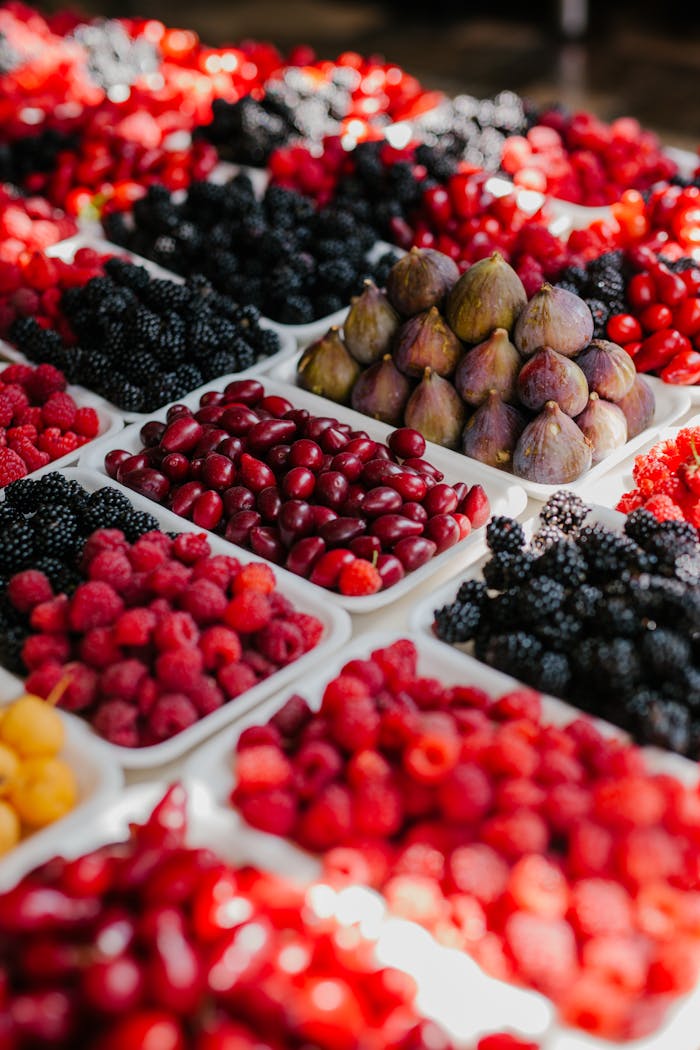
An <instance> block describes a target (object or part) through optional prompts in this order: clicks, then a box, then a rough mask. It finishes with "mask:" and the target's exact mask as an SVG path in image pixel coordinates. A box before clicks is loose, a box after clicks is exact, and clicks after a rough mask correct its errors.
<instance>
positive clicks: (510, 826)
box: [481, 809, 549, 860]
mask: <svg viewBox="0 0 700 1050" xmlns="http://www.w3.org/2000/svg"><path fill="white" fill-rule="evenodd" d="M481 837H482V839H483V841H484V842H486V843H487V844H488V845H489V846H492V847H493V848H494V849H496V850H498V852H499V853H501V854H502V855H503V856H504V857H508V858H510V859H511V860H516V859H517V858H518V857H522V855H523V854H524V853H544V852H545V851H546V849H547V845H548V843H549V832H548V830H547V825H546V824H545V822H544V821H543V820H542V817H540V816H539V815H538V814H537V813H533V812H531V811H530V810H527V809H521V810H517V811H516V812H515V813H503V814H499V815H498V816H495V817H491V818H490V819H489V820H487V821H485V822H484V824H483V825H482V827H481Z"/></svg>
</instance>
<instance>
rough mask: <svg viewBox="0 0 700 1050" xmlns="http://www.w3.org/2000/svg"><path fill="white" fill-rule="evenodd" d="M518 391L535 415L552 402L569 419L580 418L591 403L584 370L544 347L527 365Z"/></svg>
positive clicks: (521, 372) (549, 347) (524, 367)
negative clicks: (554, 402)
mask: <svg viewBox="0 0 700 1050" xmlns="http://www.w3.org/2000/svg"><path fill="white" fill-rule="evenodd" d="M517 389H518V396H519V398H520V400H521V401H522V403H523V404H524V405H525V407H526V408H531V409H532V411H533V412H539V411H540V409H542V408H544V406H545V405H546V404H547V402H548V401H556V403H557V404H558V405H559V408H560V409H561V410H562V412H566V414H567V416H577V415H578V414H579V412H583V410H584V408H585V407H586V402H587V401H588V383H587V382H586V377H585V375H584V374H583V372H582V371H581V369H580V368H579V367H578V365H577V364H576V363H575V362H574V361H571V360H570V359H569V358H568V357H563V356H562V355H561V354H558V353H557V352H556V350H552V348H551V346H543V347H540V349H539V350H536V351H535V353H534V354H533V355H532V357H531V358H530V360H529V361H526V362H525V364H524V365H523V367H522V368H521V369H520V374H519V376H518V384H517Z"/></svg>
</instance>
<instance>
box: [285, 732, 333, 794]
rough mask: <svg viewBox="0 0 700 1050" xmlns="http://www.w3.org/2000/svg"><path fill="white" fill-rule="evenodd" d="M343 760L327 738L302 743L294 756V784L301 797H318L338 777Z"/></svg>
mask: <svg viewBox="0 0 700 1050" xmlns="http://www.w3.org/2000/svg"><path fill="white" fill-rule="evenodd" d="M342 768H343V760H342V759H341V756H340V753H339V752H338V751H337V750H336V748H334V747H333V746H332V744H329V743H327V742H326V741H325V740H310V741H309V742H308V743H306V744H302V746H301V747H300V748H299V750H298V751H297V753H296V754H295V756H294V786H295V788H296V790H297V793H298V794H299V797H300V798H303V799H312V798H316V797H317V795H318V794H319V792H321V791H322V790H323V788H325V787H326V786H327V785H328V784H330V783H332V782H333V781H334V780H335V779H336V778H338V777H339V776H340V774H341V772H342Z"/></svg>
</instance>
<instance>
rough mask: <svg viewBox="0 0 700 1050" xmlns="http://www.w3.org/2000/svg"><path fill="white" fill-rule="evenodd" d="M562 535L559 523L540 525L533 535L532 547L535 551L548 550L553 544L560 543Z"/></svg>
mask: <svg viewBox="0 0 700 1050" xmlns="http://www.w3.org/2000/svg"><path fill="white" fill-rule="evenodd" d="M561 537H562V532H561V529H560V528H559V527H558V526H557V525H540V527H539V528H538V530H537V532H536V533H535V534H534V536H533V537H532V542H531V544H530V547H531V549H532V550H533V551H534V552H535V553H537V552H538V551H546V550H547V549H548V548H549V547H551V546H552V544H554V543H558V542H559V540H560V539H561Z"/></svg>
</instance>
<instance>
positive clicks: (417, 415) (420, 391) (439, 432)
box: [404, 368, 466, 448]
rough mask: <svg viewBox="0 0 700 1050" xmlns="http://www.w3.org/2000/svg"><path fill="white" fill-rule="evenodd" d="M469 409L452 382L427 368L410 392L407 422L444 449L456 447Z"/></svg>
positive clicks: (408, 425) (427, 439)
mask: <svg viewBox="0 0 700 1050" xmlns="http://www.w3.org/2000/svg"><path fill="white" fill-rule="evenodd" d="M465 415H466V410H465V408H464V405H463V403H462V399H461V398H460V396H459V394H458V393H457V391H456V390H455V388H454V387H453V386H452V383H450V382H449V380H447V379H443V378H442V376H439V375H437V374H436V373H435V372H433V371H432V370H431V369H430V368H426V370H425V372H424V374H423V378H422V380H421V381H420V383H419V384H418V386H417V387H416V389H415V390H414V391H413V393H412V394H411V396H410V398H409V401H408V404H407V405H406V412H405V414H404V422H405V423H406V426H407V427H412V428H413V429H414V430H418V431H419V432H420V433H421V434H422V435H423V437H424V438H425V439H426V441H434V442H435V444H436V445H444V446H445V448H457V446H458V445H459V438H460V435H461V433H462V428H463V426H464V419H465Z"/></svg>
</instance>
